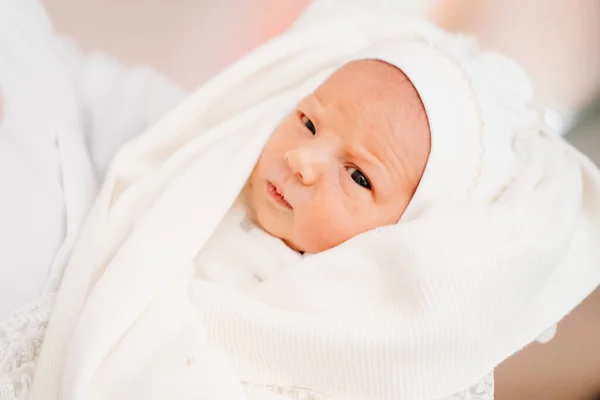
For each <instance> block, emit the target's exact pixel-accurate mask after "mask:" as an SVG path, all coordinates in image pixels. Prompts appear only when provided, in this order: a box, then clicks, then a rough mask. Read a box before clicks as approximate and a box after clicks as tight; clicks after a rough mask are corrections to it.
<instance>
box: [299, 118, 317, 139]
mask: <svg viewBox="0 0 600 400" xmlns="http://www.w3.org/2000/svg"><path fill="white" fill-rule="evenodd" d="M298 117H299V118H300V121H302V124H304V127H306V129H308V130H309V131H310V132H311V133H312V134H313V135H316V134H317V129H316V128H315V124H313V122H312V121H311V120H310V118H308V117H307V116H306V114H304V113H303V112H298Z"/></svg>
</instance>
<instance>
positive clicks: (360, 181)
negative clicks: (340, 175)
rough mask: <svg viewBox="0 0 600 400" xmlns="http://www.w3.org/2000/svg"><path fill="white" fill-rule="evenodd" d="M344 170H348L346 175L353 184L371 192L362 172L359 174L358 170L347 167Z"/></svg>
mask: <svg viewBox="0 0 600 400" xmlns="http://www.w3.org/2000/svg"><path fill="white" fill-rule="evenodd" d="M346 169H347V170H348V173H349V174H350V177H351V178H352V180H354V182H356V184H357V185H359V186H362V187H364V188H365V189H367V190H371V184H370V183H369V180H368V179H367V177H366V176H365V174H363V173H362V172H360V170H359V169H356V168H354V167H348V168H346Z"/></svg>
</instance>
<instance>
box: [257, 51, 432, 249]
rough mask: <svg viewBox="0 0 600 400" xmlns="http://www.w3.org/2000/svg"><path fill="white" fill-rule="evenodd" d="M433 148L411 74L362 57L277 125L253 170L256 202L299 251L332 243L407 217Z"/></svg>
mask: <svg viewBox="0 0 600 400" xmlns="http://www.w3.org/2000/svg"><path fill="white" fill-rule="evenodd" d="M429 152H430V132H429V126H428V120H427V115H426V113H425V110H424V107H423V104H422V102H421V99H420V97H419V94H418V93H417V91H416V89H415V88H414V87H413V85H412V84H411V82H410V81H409V79H408V78H407V77H406V76H405V75H404V74H403V73H402V72H401V71H400V70H399V69H398V68H396V67H394V66H392V65H390V64H387V63H385V62H383V61H377V60H357V61H353V62H350V63H348V64H346V65H344V66H343V67H341V68H340V69H338V70H337V71H336V72H335V73H334V74H332V75H331V77H329V79H327V80H326V81H325V82H324V83H323V84H322V85H321V86H319V87H318V88H317V89H316V90H315V91H314V93H312V94H310V95H309V96H308V97H306V98H304V99H303V100H302V101H300V103H298V104H297V106H296V108H295V109H294V110H292V112H291V113H290V114H289V115H288V116H287V117H286V118H285V119H284V120H283V121H282V122H281V124H280V125H279V126H278V127H277V129H276V130H275V132H274V133H273V135H272V136H271V138H270V139H269V141H268V142H267V144H266V146H265V148H264V150H263V152H262V154H261V156H260V158H259V160H258V162H257V165H256V167H255V169H254V171H253V173H252V175H251V177H250V182H249V183H250V185H249V188H248V193H247V195H248V196H247V201H248V206H249V210H250V212H251V214H252V216H253V218H254V219H255V221H256V223H257V224H258V225H259V226H260V227H261V228H263V229H264V230H265V231H267V232H268V233H270V234H271V235H273V236H276V237H278V238H280V239H282V240H283V241H284V242H285V243H286V244H288V246H290V247H292V248H293V249H296V250H298V251H304V252H308V253H317V252H320V251H324V250H327V249H329V248H331V247H334V246H337V245H338V244H340V243H342V242H344V241H346V240H348V239H350V238H351V237H353V236H356V235H358V234H360V233H362V232H365V231H368V230H371V229H373V228H376V227H379V226H384V225H390V224H395V223H396V222H398V220H399V219H400V217H401V216H402V214H403V213H404V211H405V209H406V207H407V206H408V204H409V202H410V200H411V198H412V196H413V194H414V193H415V190H416V188H417V186H418V184H419V181H420V179H421V176H422V175H423V171H424V169H425V165H426V164H427V159H428V156H429Z"/></svg>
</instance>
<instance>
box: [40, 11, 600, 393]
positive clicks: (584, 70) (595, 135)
mask: <svg viewBox="0 0 600 400" xmlns="http://www.w3.org/2000/svg"><path fill="white" fill-rule="evenodd" d="M313 1H336V0H313ZM337 1H338V2H340V4H349V3H351V2H359V1H369V2H370V3H374V2H376V1H375V0H337ZM44 2H45V4H46V6H47V8H48V11H49V13H50V15H51V17H52V19H53V21H54V24H55V28H56V29H57V30H58V31H59V32H61V33H63V34H66V35H68V36H70V37H72V38H74V39H75V40H76V41H77V42H78V43H79V45H80V46H81V47H82V48H83V49H84V50H85V51H88V52H91V51H102V52H105V53H109V54H111V55H112V56H114V57H116V58H117V59H118V60H120V61H121V62H122V63H123V64H125V65H132V66H133V65H149V66H152V67H153V68H155V69H156V70H157V71H159V72H160V73H162V74H164V75H165V76H167V77H168V78H169V79H171V80H173V81H174V82H176V83H177V84H178V85H180V86H181V87H183V88H184V89H185V90H193V88H194V87H196V86H197V85H199V84H201V83H203V82H205V81H206V80H207V79H209V78H210V77H211V76H213V75H214V74H216V73H217V72H218V71H219V70H221V69H222V68H224V67H225V66H226V65H228V64H230V63H231V62H233V61H235V60H236V59H237V58H239V57H240V56H242V55H243V54H245V53H247V52H248V51H249V50H251V49H253V48H255V47H256V46H258V45H260V44H261V43H263V42H264V41H266V40H268V39H270V38H271V37H273V36H275V35H277V34H278V33H280V32H282V31H284V30H285V29H286V27H288V26H289V25H290V24H291V23H293V21H294V19H295V18H296V17H297V16H298V15H299V14H300V13H301V12H302V10H303V9H304V8H305V7H306V6H307V5H308V4H309V2H310V0H219V1H217V0H170V1H165V0H44ZM379 2H384V3H385V2H387V3H390V4H392V5H393V6H395V7H398V8H401V9H403V10H405V11H406V12H410V13H417V14H420V15H423V16H425V17H427V18H430V19H432V20H433V21H434V22H436V23H437V24H439V25H441V26H442V27H444V28H445V29H447V30H450V31H454V32H465V33H471V34H473V35H475V36H477V37H478V38H479V40H480V41H481V42H482V44H483V45H484V46H486V47H489V48H492V49H495V50H499V51H501V52H503V53H505V54H507V55H508V56H510V57H512V58H514V59H515V60H517V61H518V62H519V63H521V65H523V66H524V67H525V69H526V70H527V71H528V72H529V74H530V76H531V77H532V79H533V82H534V85H535V87H536V90H537V94H538V97H539V100H540V101H541V103H542V104H544V105H546V106H547V107H548V108H549V110H550V111H549V113H548V120H549V122H550V123H551V125H553V126H554V127H555V128H556V129H557V130H558V131H560V132H561V133H564V134H566V135H567V138H568V139H569V140H570V141H572V142H573V143H574V144H575V145H576V146H578V147H580V148H581V149H582V150H583V151H584V152H586V153H587V154H588V155H589V156H590V157H591V158H592V159H594V160H596V162H600V0H387V1H386V0H379ZM599 245H600V244H599ZM598 395H600V293H598V290H597V291H596V293H595V294H593V295H592V296H591V297H590V298H588V300H586V301H585V302H584V303H583V304H582V305H581V306H580V307H579V308H578V309H576V310H575V311H574V312H573V313H571V315H569V316H568V317H567V318H566V319H565V320H564V322H563V323H561V325H560V326H559V329H558V333H557V336H556V337H555V338H554V339H553V340H552V341H551V342H550V343H549V344H545V345H541V344H532V345H531V346H529V347H528V348H526V349H525V350H524V351H522V352H520V353H519V354H517V355H516V356H514V357H512V358H510V359H509V360H507V361H506V362H505V363H504V364H503V365H501V366H500V367H499V368H498V369H497V371H496V398H497V399H498V400H504V399H506V400H520V399H524V400H525V399H528V400H529V399H540V400H541V399H544V400H548V399H564V400H578V399H582V400H583V399H593V398H594V396H598ZM598 398H600V397H598Z"/></svg>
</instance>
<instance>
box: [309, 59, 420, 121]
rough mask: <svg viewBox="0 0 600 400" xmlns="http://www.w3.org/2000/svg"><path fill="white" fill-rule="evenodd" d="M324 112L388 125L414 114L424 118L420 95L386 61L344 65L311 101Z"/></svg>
mask: <svg viewBox="0 0 600 400" xmlns="http://www.w3.org/2000/svg"><path fill="white" fill-rule="evenodd" d="M310 97H312V98H314V99H313V100H315V101H316V102H318V103H319V106H321V107H323V108H325V109H336V110H337V111H339V112H340V113H343V114H346V115H352V114H355V113H359V115H360V114H364V113H366V114H367V117H370V119H374V118H375V117H379V118H386V117H387V118H389V119H390V120H389V121H386V122H385V123H386V124H391V125H394V121H400V120H402V119H403V118H406V117H409V116H411V114H415V115H416V116H417V117H418V116H420V115H424V108H423V104H422V102H421V100H420V97H419V94H418V93H417V91H416V89H415V88H414V86H413V85H412V83H411V82H410V80H409V79H408V78H407V77H406V75H404V73H403V72H402V71H401V70H400V69H398V68H397V67H395V66H393V65H390V64H388V63H386V62H384V61H379V60H373V59H360V60H355V61H351V62H349V63H346V64H344V65H343V66H342V67H340V68H338V69H337V70H335V71H334V72H333V73H332V74H331V75H330V76H329V77H328V78H327V79H325V80H324V81H323V82H322V83H321V84H320V85H319V86H318V87H317V88H316V90H315V91H314V92H313V93H312V95H311V96H309V98H310Z"/></svg>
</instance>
